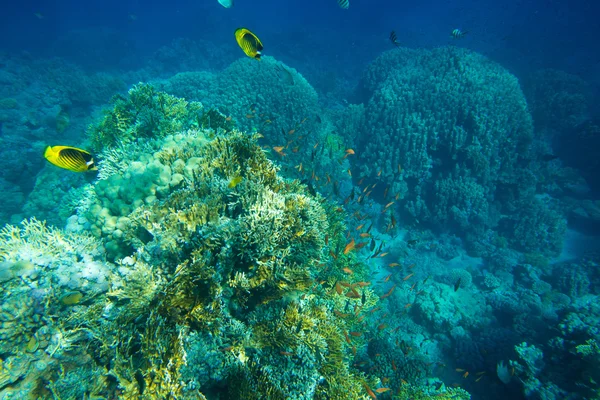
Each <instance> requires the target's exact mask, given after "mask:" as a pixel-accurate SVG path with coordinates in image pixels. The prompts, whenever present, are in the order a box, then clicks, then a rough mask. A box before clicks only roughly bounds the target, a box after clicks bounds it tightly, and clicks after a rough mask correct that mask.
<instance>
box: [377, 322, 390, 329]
mask: <svg viewBox="0 0 600 400" xmlns="http://www.w3.org/2000/svg"><path fill="white" fill-rule="evenodd" d="M387 327H388V324H386V323H385V322H384V323H383V324H380V325H379V326H377V330H378V331H382V330H384V329H385V328H387Z"/></svg>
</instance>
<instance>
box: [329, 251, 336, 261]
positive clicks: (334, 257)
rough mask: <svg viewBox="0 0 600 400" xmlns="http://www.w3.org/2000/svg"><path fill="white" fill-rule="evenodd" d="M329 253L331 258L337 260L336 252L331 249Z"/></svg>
mask: <svg viewBox="0 0 600 400" xmlns="http://www.w3.org/2000/svg"><path fill="white" fill-rule="evenodd" d="M329 255H330V256H331V258H333V259H334V260H337V256H336V255H335V253H334V252H333V251H332V250H329Z"/></svg>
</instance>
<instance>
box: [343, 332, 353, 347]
mask: <svg viewBox="0 0 600 400" xmlns="http://www.w3.org/2000/svg"><path fill="white" fill-rule="evenodd" d="M344 337H345V338H346V343H348V344H352V341H350V338H349V337H348V334H347V333H346V332H345V331H344Z"/></svg>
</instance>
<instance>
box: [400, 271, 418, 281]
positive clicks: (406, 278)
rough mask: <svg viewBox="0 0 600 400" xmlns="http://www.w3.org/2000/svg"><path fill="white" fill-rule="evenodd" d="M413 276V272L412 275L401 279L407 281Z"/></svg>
mask: <svg viewBox="0 0 600 400" xmlns="http://www.w3.org/2000/svg"><path fill="white" fill-rule="evenodd" d="M414 274H415V273H414V272H413V273H412V274H408V275H406V276H405V277H404V278H402V280H403V281H407V280H409V279H410V278H412V277H413V275H414Z"/></svg>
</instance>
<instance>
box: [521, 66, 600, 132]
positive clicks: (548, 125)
mask: <svg viewBox="0 0 600 400" xmlns="http://www.w3.org/2000/svg"><path fill="white" fill-rule="evenodd" d="M525 94H526V96H527V99H528V101H529V104H530V109H531V113H532V116H533V119H534V121H535V123H536V127H537V128H538V129H540V130H544V131H546V132H548V131H550V132H548V133H551V134H566V133H568V132H569V131H570V130H572V129H573V128H574V127H576V126H577V125H579V124H581V123H582V122H584V121H585V120H586V119H588V118H589V117H590V115H591V113H590V103H591V98H592V90H591V88H590V86H589V84H588V83H587V82H586V81H584V80H583V79H581V78H580V77H578V76H576V75H571V74H568V73H566V72H564V71H560V70H556V69H542V70H539V71H536V72H534V73H533V74H531V76H530V77H529V78H528V79H527V80H526V84H525Z"/></svg>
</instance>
